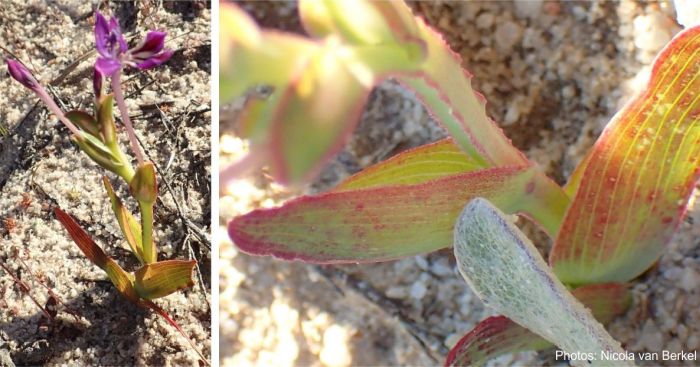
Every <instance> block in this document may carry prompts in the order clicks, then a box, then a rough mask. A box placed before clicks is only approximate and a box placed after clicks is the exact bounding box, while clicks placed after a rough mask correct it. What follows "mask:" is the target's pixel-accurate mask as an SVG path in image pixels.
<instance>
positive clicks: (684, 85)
mask: <svg viewBox="0 0 700 367" xmlns="http://www.w3.org/2000/svg"><path fill="white" fill-rule="evenodd" d="M698 49H700V27H694V28H690V29H687V30H685V31H683V32H681V33H680V34H678V35H677V36H676V37H675V38H674V39H673V40H672V41H671V43H670V44H669V45H668V46H667V47H666V48H665V49H664V50H663V51H662V52H661V53H660V54H659V56H658V57H657V59H656V61H655V64H654V67H653V70H652V75H651V80H650V81H649V84H648V86H647V88H646V89H645V90H644V91H643V92H642V93H641V94H640V95H639V96H637V97H636V98H634V99H633V100H631V101H630V102H629V103H628V104H627V105H626V106H625V107H624V108H623V109H622V110H621V111H619V112H618V113H617V114H616V115H615V117H613V119H612V121H611V122H610V123H609V124H608V126H607V127H606V129H605V130H604V131H603V134H602V135H601V137H600V139H598V141H597V142H596V144H595V146H594V147H593V150H592V151H591V152H590V153H589V155H588V156H587V157H586V159H584V162H583V163H582V165H581V167H580V168H578V169H577V170H576V173H575V175H574V177H573V179H572V180H571V183H570V184H569V188H568V190H570V191H573V190H576V196H575V199H574V201H573V203H572V205H571V207H570V208H569V210H568V212H567V214H566V218H565V220H564V223H563V226H562V228H561V230H560V232H559V235H558V238H557V240H556V242H555V245H554V247H553V249H552V252H551V256H550V263H551V264H552V266H553V267H554V269H555V271H556V273H557V275H559V277H560V279H561V280H562V281H563V282H565V283H567V284H572V285H579V284H590V283H600V282H625V281H628V280H630V279H633V278H634V277H636V276H638V275H639V274H641V273H643V272H644V271H645V270H646V269H648V268H649V267H650V266H651V265H652V264H653V263H654V262H655V261H656V260H657V259H658V258H659V256H660V255H661V253H662V252H663V251H664V246H665V245H666V243H668V241H669V240H670V239H671V237H672V235H673V232H674V231H675V228H677V227H678V225H679V224H680V222H681V218H682V216H683V214H684V213H685V210H686V205H687V202H688V200H689V198H690V195H691V193H692V191H693V188H694V187H695V183H696V182H697V181H698V179H699V178H700V170H698V166H699V163H700V158H698V157H700V124H699V122H700V95H698V93H697V91H698V90H699V89H700V53H699V52H698Z"/></svg>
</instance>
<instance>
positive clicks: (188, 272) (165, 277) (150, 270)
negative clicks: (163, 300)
mask: <svg viewBox="0 0 700 367" xmlns="http://www.w3.org/2000/svg"><path fill="white" fill-rule="evenodd" d="M196 264H197V262H196V261H195V260H166V261H159V262H156V263H152V264H146V265H144V266H142V267H140V268H139V269H138V270H136V273H135V274H134V275H135V277H134V286H135V288H136V292H137V293H138V294H139V296H141V298H143V299H148V300H153V299H156V298H160V297H165V296H167V295H169V294H171V293H173V292H176V291H178V290H180V289H184V288H188V287H191V286H192V285H193V284H194V280H193V279H192V269H194V266H195V265H196Z"/></svg>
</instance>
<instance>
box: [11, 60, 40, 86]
mask: <svg viewBox="0 0 700 367" xmlns="http://www.w3.org/2000/svg"><path fill="white" fill-rule="evenodd" d="M7 71H9V72H10V75H11V76H12V77H13V78H14V79H15V80H16V81H18V82H20V83H22V85H24V86H25V87H27V88H29V89H31V90H32V91H34V92H38V89H39V83H38V82H37V81H36V79H34V76H33V75H32V73H30V72H29V70H27V68H26V67H24V65H22V63H20V62H19V61H16V60H11V59H8V60H7Z"/></svg>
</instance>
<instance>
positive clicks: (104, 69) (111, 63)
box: [95, 57, 122, 76]
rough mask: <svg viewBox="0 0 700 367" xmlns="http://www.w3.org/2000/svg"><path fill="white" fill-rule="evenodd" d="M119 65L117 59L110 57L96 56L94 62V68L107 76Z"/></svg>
mask: <svg viewBox="0 0 700 367" xmlns="http://www.w3.org/2000/svg"><path fill="white" fill-rule="evenodd" d="M121 66H122V64H121V63H120V62H119V61H118V60H115V59H113V58H111V57H99V58H97V62H95V69H96V70H98V71H99V72H101V73H102V74H104V75H109V76H111V75H112V74H114V73H115V72H116V71H117V70H119V68H121Z"/></svg>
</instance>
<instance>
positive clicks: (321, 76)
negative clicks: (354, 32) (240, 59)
mask: <svg viewBox="0 0 700 367" xmlns="http://www.w3.org/2000/svg"><path fill="white" fill-rule="evenodd" d="M279 93H282V95H281V96H280V101H279V103H278V106H277V108H276V110H275V113H274V115H273V117H272V119H273V122H272V126H271V132H270V133H271V138H270V141H269V144H270V145H269V147H268V149H269V151H270V154H271V156H272V170H273V174H274V175H275V176H276V177H278V179H279V180H280V181H281V182H284V183H289V182H300V181H302V180H307V179H309V178H310V177H313V176H315V175H316V174H317V173H318V171H319V170H320V169H321V167H322V164H323V163H325V162H326V161H327V160H328V159H329V158H330V157H331V156H332V155H335V154H336V153H337V152H338V151H339V150H340V149H341V148H342V145H343V144H344V143H345V141H346V140H347V138H348V137H349V135H350V133H351V132H352V131H353V130H354V129H355V125H357V123H358V122H359V119H360V114H361V113H362V111H363V107H364V104H365V101H366V99H367V95H368V94H369V86H365V85H362V84H361V83H360V81H359V80H357V78H356V77H355V75H353V73H352V72H351V70H349V69H348V67H347V66H346V65H345V62H344V61H343V60H342V59H341V58H340V57H339V56H338V55H336V53H335V52H332V51H331V50H327V51H326V50H324V51H321V52H319V53H318V54H317V55H316V56H315V57H313V58H312V59H311V60H310V61H309V64H308V65H307V66H306V67H304V68H303V69H302V72H301V73H300V74H298V75H296V76H295V78H294V80H293V81H292V84H291V85H289V86H288V87H287V88H286V89H285V90H282V91H279Z"/></svg>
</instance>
